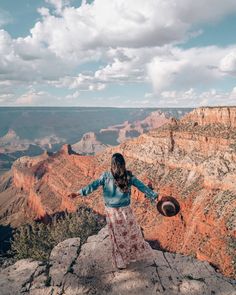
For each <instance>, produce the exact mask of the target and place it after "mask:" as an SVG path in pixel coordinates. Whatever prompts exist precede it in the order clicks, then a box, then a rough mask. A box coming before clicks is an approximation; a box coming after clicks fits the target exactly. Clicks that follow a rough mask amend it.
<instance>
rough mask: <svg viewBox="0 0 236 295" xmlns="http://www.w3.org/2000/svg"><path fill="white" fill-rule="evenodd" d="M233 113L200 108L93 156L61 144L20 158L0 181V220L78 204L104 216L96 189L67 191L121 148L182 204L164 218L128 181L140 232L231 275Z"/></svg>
mask: <svg viewBox="0 0 236 295" xmlns="http://www.w3.org/2000/svg"><path fill="white" fill-rule="evenodd" d="M235 117H236V108H235V107H230V108H224V107H223V108H200V109H196V110H194V111H193V112H191V113H189V114H187V115H186V116H184V117H183V118H182V119H181V120H179V121H178V120H175V119H172V120H170V122H169V123H167V124H164V125H162V126H161V127H159V128H155V129H152V130H150V131H149V132H147V133H144V134H142V135H140V136H139V137H137V138H133V139H129V140H127V141H124V142H123V143H121V144H120V145H118V146H116V147H108V148H106V149H105V150H103V151H100V152H98V153H97V154H96V155H95V156H82V155H80V154H77V153H75V152H74V151H73V149H71V147H70V146H69V145H64V146H63V147H62V148H61V150H60V151H59V152H57V153H55V154H52V155H48V154H44V155H42V156H38V157H34V158H29V157H23V158H20V159H19V160H17V161H16V162H15V163H14V165H13V167H12V170H11V172H10V173H9V175H8V176H7V175H5V176H4V178H2V179H1V183H0V191H1V193H0V202H1V204H0V218H1V223H3V224H4V223H5V224H6V223H8V222H10V223H11V224H12V225H13V226H15V225H19V224H21V223H23V222H25V221H27V220H29V219H33V218H35V219H36V218H37V219H38V218H39V219H42V220H44V218H45V217H46V216H47V215H50V214H53V213H55V212H60V211H64V210H65V209H67V210H69V211H75V210H76V206H77V205H78V204H81V203H84V204H87V206H89V207H91V208H93V209H94V210H95V211H97V212H99V213H100V214H104V203H103V197H102V190H101V188H99V189H98V190H97V191H95V192H93V193H92V194H91V195H89V196H87V197H78V198H77V200H74V201H73V200H70V199H68V198H67V195H68V194H69V193H71V192H72V191H74V190H78V189H79V188H81V187H83V186H84V185H86V184H88V183H89V182H90V181H92V180H94V179H96V178H97V177H99V176H100V174H101V173H102V171H104V170H109V169H110V159H111V156H112V154H113V153H115V152H121V153H122V154H123V155H124V156H125V159H126V164H127V168H129V169H131V170H132V171H133V173H134V174H135V175H136V176H137V177H138V178H140V179H141V180H143V181H144V182H148V180H151V181H152V183H153V187H154V190H155V191H157V192H158V193H159V194H160V195H172V196H174V197H175V198H176V199H177V200H178V202H179V203H180V206H181V212H180V214H178V215H177V216H174V217H171V218H167V217H163V216H161V215H160V214H159V213H158V212H157V211H156V208H155V206H153V205H151V204H150V202H149V200H148V199H145V197H144V195H143V193H141V192H139V191H138V190H137V189H136V188H135V187H133V188H132V201H131V206H132V208H133V210H134V213H135V215H136V217H137V220H138V222H139V224H140V225H141V226H142V228H143V231H144V236H145V238H146V239H147V240H152V241H153V243H155V242H156V243H157V244H158V245H159V246H160V247H161V248H163V249H166V250H168V251H171V252H177V253H182V254H187V255H190V254H191V255H193V256H195V257H196V258H199V259H201V260H207V261H209V262H210V263H212V264H213V265H214V266H215V267H216V268H219V269H220V271H221V272H223V273H224V274H225V275H227V276H235V267H234V266H235V265H236V261H235V239H236V217H235V216H236V212H235V210H236V209H235V208H236V182H235V179H236V126H235V120H236V119H235ZM208 119H209V120H208Z"/></svg>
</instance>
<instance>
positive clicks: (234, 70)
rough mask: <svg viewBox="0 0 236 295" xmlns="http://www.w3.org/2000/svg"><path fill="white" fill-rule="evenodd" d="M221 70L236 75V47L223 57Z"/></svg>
mask: <svg viewBox="0 0 236 295" xmlns="http://www.w3.org/2000/svg"><path fill="white" fill-rule="evenodd" d="M220 70H221V71H222V72H225V73H227V74H232V75H236V49H235V50H234V51H231V52H229V53H228V54H227V55H226V56H224V57H223V58H222V59H221V61H220Z"/></svg>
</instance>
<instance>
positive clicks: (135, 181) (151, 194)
mask: <svg viewBox="0 0 236 295" xmlns="http://www.w3.org/2000/svg"><path fill="white" fill-rule="evenodd" d="M131 184H132V185H134V186H135V187H137V189H138V190H140V191H141V192H142V193H144V194H145V195H146V196H147V197H148V198H149V199H151V200H155V199H157V198H158V193H156V192H154V191H153V190H152V189H151V188H149V187H148V186H147V185H145V184H144V183H143V182H142V181H141V180H139V179H138V178H137V177H136V176H134V175H132V177H131Z"/></svg>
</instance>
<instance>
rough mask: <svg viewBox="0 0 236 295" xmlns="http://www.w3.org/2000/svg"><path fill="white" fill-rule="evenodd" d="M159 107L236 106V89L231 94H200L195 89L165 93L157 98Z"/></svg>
mask: <svg viewBox="0 0 236 295" xmlns="http://www.w3.org/2000/svg"><path fill="white" fill-rule="evenodd" d="M156 101H157V104H158V106H163V107H164V106H170V107H192V106H194V107H199V106H217V105H234V106H235V105H236V87H235V88H233V89H232V90H231V91H230V92H223V91H218V90H216V89H214V88H213V89H210V90H208V91H204V92H199V91H197V90H196V89H194V88H190V89H188V90H186V91H176V90H173V91H163V92H161V93H160V96H159V97H158V98H157V100H156Z"/></svg>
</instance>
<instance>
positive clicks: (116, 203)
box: [69, 153, 158, 269]
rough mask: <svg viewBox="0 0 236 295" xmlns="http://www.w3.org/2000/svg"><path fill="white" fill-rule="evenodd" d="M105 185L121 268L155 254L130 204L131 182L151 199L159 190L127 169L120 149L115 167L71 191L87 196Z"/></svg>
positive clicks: (109, 221) (115, 255) (115, 258)
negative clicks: (75, 190)
mask: <svg viewBox="0 0 236 295" xmlns="http://www.w3.org/2000/svg"><path fill="white" fill-rule="evenodd" d="M100 185H101V186H102V187H103V197H104V202H105V211H106V221H107V224H108V231H109V235H110V238H111V241H112V256H113V263H114V264H115V266H116V267H117V268H118V269H123V268H126V266H127V265H128V264H129V263H130V262H134V261H138V260H142V259H146V258H148V259H150V258H152V257H153V251H152V248H151V246H150V245H149V244H148V242H146V241H145V240H144V238H143V235H142V231H141V228H140V226H139V225H138V224H137V222H136V220H135V216H134V214H133V211H132V209H131V207H130V195H131V185H134V186H135V187H137V188H138V189H139V190H140V191H141V192H143V193H145V195H146V196H147V197H148V198H150V199H151V200H156V199H157V198H158V194H157V193H156V192H154V191H153V190H152V189H151V188H149V187H148V186H146V185H145V184H144V183H143V182H141V181H140V180H139V179H137V178H136V177H135V176H134V175H133V174H132V172H131V171H129V170H126V167H125V159H124V157H123V156H122V154H120V153H115V154H113V155H112V158H111V170H110V171H105V172H103V173H102V174H101V176H100V177H99V178H98V179H96V180H95V181H93V182H91V183H90V184H88V185H87V186H85V187H83V188H81V189H80V190H79V191H78V192H76V193H72V194H71V195H69V196H70V197H72V198H74V197H76V196H78V195H82V196H87V195H88V194H90V193H91V192H93V191H94V190H96V189H97V188H98V187H99V186H100Z"/></svg>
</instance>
